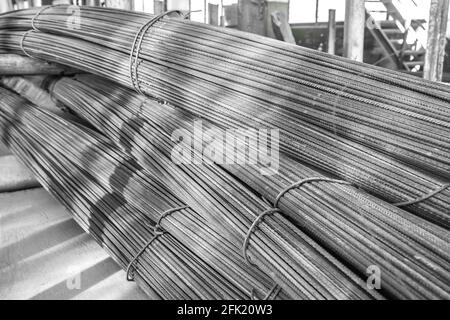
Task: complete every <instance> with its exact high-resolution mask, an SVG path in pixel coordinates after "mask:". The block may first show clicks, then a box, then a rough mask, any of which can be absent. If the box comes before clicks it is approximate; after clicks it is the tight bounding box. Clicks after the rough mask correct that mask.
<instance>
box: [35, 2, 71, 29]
mask: <svg viewBox="0 0 450 320" xmlns="http://www.w3.org/2000/svg"><path fill="white" fill-rule="evenodd" d="M62 6H67V5H65V4H52V5H49V6H44V7H42V8H41V9H40V10H39V11H38V12H36V14H35V15H34V16H33V18H31V28H33V30H35V31H39V29H38V28H36V25H35V22H36V19H37V18H38V17H39V16H40V15H41V14H42V13H43V12H44V11H45V10H47V9H50V8H53V7H62Z"/></svg>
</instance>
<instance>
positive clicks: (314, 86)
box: [0, 6, 450, 228]
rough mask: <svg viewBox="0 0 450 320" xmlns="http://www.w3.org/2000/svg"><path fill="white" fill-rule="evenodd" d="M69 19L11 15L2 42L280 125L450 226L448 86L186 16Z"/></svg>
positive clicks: (344, 173)
mask: <svg viewBox="0 0 450 320" xmlns="http://www.w3.org/2000/svg"><path fill="white" fill-rule="evenodd" d="M69 18H70V13H67V12H66V7H64V6H62V7H50V8H44V9H31V10H24V11H17V12H13V13H10V14H7V15H3V16H2V17H1V18H0V39H1V48H2V49H3V50H7V51H10V50H12V51H14V52H16V53H20V52H22V53H26V54H29V55H31V56H34V57H39V58H43V59H45V60H49V61H56V62H61V63H63V64H67V65H70V66H73V67H76V68H79V69H82V70H86V71H89V72H92V73H96V74H99V75H102V76H104V77H107V78H109V79H112V80H114V81H116V82H119V83H122V84H124V85H127V86H131V87H134V88H135V89H136V90H137V91H139V92H143V93H145V94H147V95H151V96H155V97H157V98H159V99H162V100H167V101H169V102H171V103H172V104H174V105H177V106H180V107H182V108H185V109H186V110H189V111H193V112H195V113H197V114H198V115H205V114H209V115H211V114H214V115H215V117H216V118H217V119H218V121H226V122H227V123H228V125H229V126H240V127H242V126H248V125H254V126H271V127H279V128H282V129H283V131H282V133H281V141H280V143H281V149H282V150H283V151H284V152H286V153H287V154H289V155H290V156H292V157H294V158H296V159H299V160H302V161H305V162H307V163H309V164H311V165H313V166H315V167H317V168H320V169H322V170H325V171H327V172H329V173H332V174H334V175H336V176H338V177H340V178H343V179H345V180H347V181H349V182H352V183H355V184H356V185H358V186H360V187H362V188H364V189H365V190H367V191H369V192H370V193H372V194H374V195H376V196H378V197H381V198H383V199H385V200H387V201H389V202H392V203H396V204H399V205H401V206H402V207H404V208H405V209H407V210H409V211H411V212H414V213H417V214H419V215H421V216H422V217H425V218H427V219H429V220H431V221H434V222H436V223H439V224H441V225H443V226H445V227H447V228H448V227H449V226H450V219H449V211H450V209H449V208H450V200H449V199H450V190H449V189H448V188H449V184H448V179H449V178H450V170H449V168H450V160H449V159H450V151H449V150H450V148H449V146H450V144H449V138H448V137H449V133H450V128H449V125H448V120H447V119H448V116H449V110H448V108H447V106H448V101H449V93H450V90H449V88H448V87H447V86H445V85H441V84H436V83H432V82H427V81H424V80H421V79H418V78H415V77H412V76H408V75H404V74H400V73H396V72H392V71H388V70H383V69H380V68H376V67H371V66H367V65H363V64H359V63H355V62H350V61H348V60H345V59H342V58H339V57H334V56H329V55H326V54H323V53H319V52H315V51H311V50H308V49H304V48H301V47H297V46H292V45H289V44H284V43H281V42H277V41H273V40H270V39H266V38H263V37H258V36H255V35H250V34H246V33H241V32H238V31H234V30H224V29H220V28H215V27H212V26H208V25H202V24H197V23H193V22H190V21H184V20H182V19H175V18H168V17H163V16H158V17H156V18H155V17H154V16H151V15H146V14H140V13H134V12H125V11H116V10H112V9H101V8H85V7H81V8H80V20H79V21H78V22H79V25H77V27H76V28H74V27H73V25H71V24H67V21H68V20H67V19H69ZM32 27H33V28H34V29H35V31H33V32H27V33H25V34H24V31H25V30H29V29H31V28H32ZM19 30H22V31H19ZM36 30H39V32H38V31H36ZM130 56H131V59H130ZM423 170H426V171H428V172H430V173H427V172H424V171H423Z"/></svg>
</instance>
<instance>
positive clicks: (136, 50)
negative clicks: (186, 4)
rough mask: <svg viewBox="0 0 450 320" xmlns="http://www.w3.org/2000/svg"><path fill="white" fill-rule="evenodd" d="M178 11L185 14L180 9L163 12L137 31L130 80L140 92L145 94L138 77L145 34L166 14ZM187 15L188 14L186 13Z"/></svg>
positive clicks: (132, 52) (131, 55)
mask: <svg viewBox="0 0 450 320" xmlns="http://www.w3.org/2000/svg"><path fill="white" fill-rule="evenodd" d="M175 12H176V13H178V14H179V15H180V16H181V15H183V12H182V11H180V10H169V11H166V12H163V13H160V14H159V15H157V16H155V17H153V18H152V19H150V20H149V21H148V22H147V23H145V24H144V25H143V26H142V27H141V28H140V29H139V31H138V32H137V33H136V36H135V37H134V40H133V44H132V46H131V52H130V80H131V84H132V85H133V88H134V89H135V90H136V92H138V93H139V94H142V95H143V94H144V93H143V92H142V90H141V86H140V84H139V79H138V61H139V54H140V52H141V46H142V41H143V40H144V36H145V35H146V34H147V31H148V30H149V29H150V28H151V27H152V26H153V25H154V24H155V23H156V22H158V21H159V20H161V19H162V18H164V17H165V16H167V15H169V14H171V13H175ZM184 17H186V15H184Z"/></svg>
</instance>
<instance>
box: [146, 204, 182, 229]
mask: <svg viewBox="0 0 450 320" xmlns="http://www.w3.org/2000/svg"><path fill="white" fill-rule="evenodd" d="M188 208H189V206H183V207H178V208H173V209H169V210H167V211H165V212H163V214H162V215H161V216H160V217H159V219H158V222H157V223H156V225H155V229H154V230H155V232H154V233H155V234H161V233H164V230H163V229H162V227H161V222H162V220H163V219H165V218H166V217H168V216H170V215H171V214H173V213H175V212H178V211H181V210H184V209H188Z"/></svg>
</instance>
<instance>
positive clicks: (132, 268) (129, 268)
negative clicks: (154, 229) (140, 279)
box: [127, 232, 166, 281]
mask: <svg viewBox="0 0 450 320" xmlns="http://www.w3.org/2000/svg"><path fill="white" fill-rule="evenodd" d="M165 233H166V232H160V233H158V234H155V235H154V236H153V238H151V239H150V241H148V242H147V243H146V244H145V246H143V247H142V249H141V250H139V252H138V253H137V254H136V255H135V256H134V258H133V259H132V260H131V261H130V263H129V264H128V266H127V281H134V271H136V268H135V266H134V264H135V263H136V262H137V261H138V259H139V257H140V256H141V255H142V254H143V253H144V252H145V250H146V249H147V248H148V247H149V246H150V245H151V244H152V243H153V241H155V240H156V239H158V238H159V237H161V236H163V235H164V234H165Z"/></svg>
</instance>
